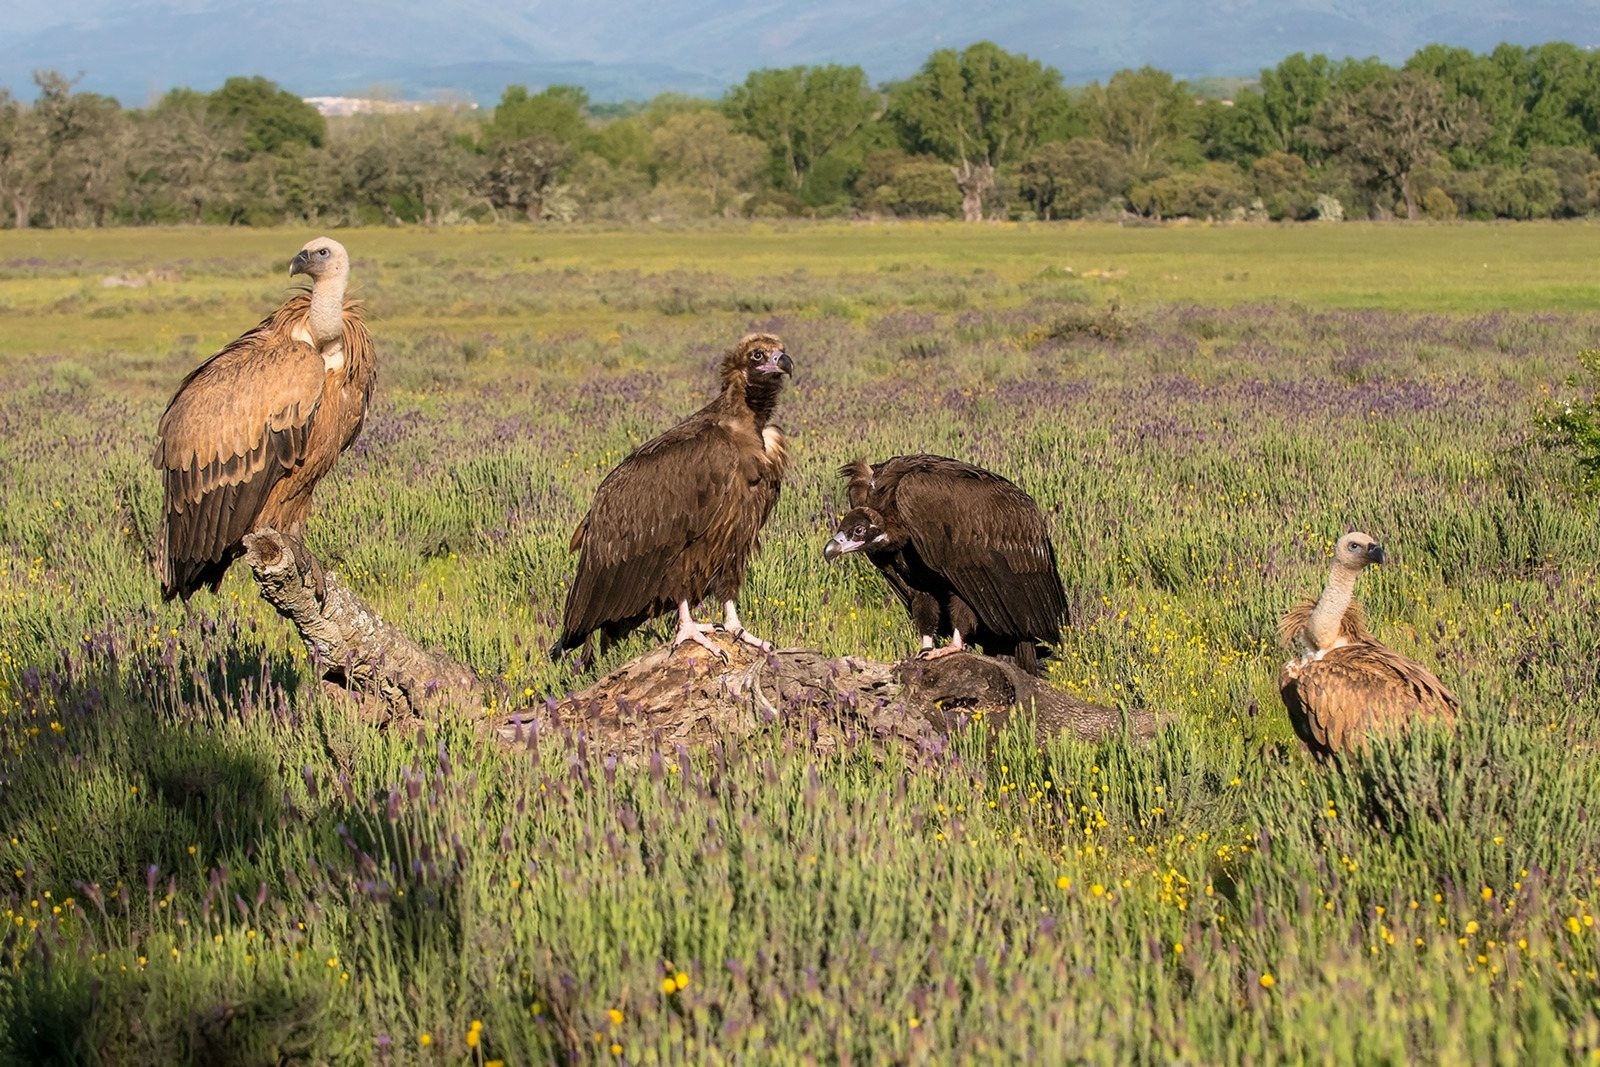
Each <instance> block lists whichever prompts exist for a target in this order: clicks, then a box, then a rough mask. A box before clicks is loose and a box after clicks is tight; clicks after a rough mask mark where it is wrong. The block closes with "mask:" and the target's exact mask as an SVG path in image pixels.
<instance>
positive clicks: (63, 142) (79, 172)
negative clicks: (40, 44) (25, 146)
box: [33, 71, 132, 226]
mask: <svg viewBox="0 0 1600 1067" xmlns="http://www.w3.org/2000/svg"><path fill="white" fill-rule="evenodd" d="M33 79H34V84H36V85H37V86H38V87H39V98H38V100H37V101H35V103H34V106H33V110H34V114H35V116H36V118H37V121H38V123H39V125H40V129H41V134H42V148H43V153H42V157H41V165H40V175H41V178H42V187H41V201H42V206H43V207H44V210H45V215H46V217H47V218H48V220H49V222H50V224H51V225H52V226H70V225H73V224H74V223H75V222H77V221H79V219H80V218H83V217H87V219H88V220H89V221H90V223H91V224H92V225H95V226H103V225H104V224H105V222H106V219H107V217H108V216H109V215H110V213H111V212H112V210H113V209H114V208H115V207H116V206H117V205H118V203H119V202H122V197H123V193H124V192H125V179H126V177H127V168H126V164H127V160H128V155H129V150H130V147H131V144H132V136H131V135H132V130H131V129H130V126H129V122H128V117H127V115H126V114H125V113H124V112H123V110H122V107H121V105H119V104H118V103H117V102H116V101H115V100H113V99H112V98H111V97H108V96H101V95H99V94H98V93H75V92H73V91H72V86H73V82H71V81H69V80H68V79H66V78H64V77H62V76H61V75H60V74H57V73H55V72H53V71H40V72H36V73H35V74H34V76H33Z"/></svg>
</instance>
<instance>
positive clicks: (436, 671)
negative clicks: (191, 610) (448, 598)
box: [244, 528, 486, 718]
mask: <svg viewBox="0 0 1600 1067" xmlns="http://www.w3.org/2000/svg"><path fill="white" fill-rule="evenodd" d="M244 546H245V555H244V562H245V563H246V564H247V565H248V566H249V567H250V570H251V571H252V572H253V573H254V574H255V579H256V585H257V586H259V587H260V589H261V596H262V597H263V598H264V599H265V600H266V601H267V603H269V604H271V605H272V606H273V608H274V609H276V610H277V612H278V614H279V615H282V616H283V617H284V618H286V619H288V620H289V621H290V622H292V623H293V624H294V626H295V629H297V630H299V631H300V637H301V639H302V640H303V641H305V643H306V647H307V648H308V649H309V650H310V651H311V656H312V659H313V660H314V661H315V662H316V664H317V666H318V668H319V669H320V670H321V672H322V678H323V680H324V681H326V682H329V683H331V684H333V685H337V686H339V687H340V688H343V689H349V690H353V691H355V692H357V693H360V694H363V695H366V696H374V697H377V698H379V699H381V700H382V702H383V704H384V706H385V709H386V711H387V713H388V715H389V716H390V717H404V718H413V717H420V716H422V715H423V714H424V711H425V710H426V709H427V708H429V707H431V706H433V705H435V704H437V703H439V702H440V701H445V702H449V703H453V704H456V705H460V706H470V707H471V709H472V710H474V711H475V710H477V709H478V708H479V707H482V705H483V702H484V699H485V697H486V694H485V692H484V688H483V684H482V683H481V682H480V680H479V678H478V676H477V675H476V674H475V673H474V672H473V671H472V670H471V669H470V668H468V667H465V666H463V665H462V664H460V663H457V662H456V661H455V660H453V659H451V658H450V657H449V656H447V655H445V654H444V653H443V652H437V651H430V650H428V649H425V648H423V647H422V646H421V645H419V644H417V643H416V642H415V641H413V640H411V638H409V637H407V636H406V635H405V634H404V633H403V632H401V630H400V629H399V628H398V627H396V626H394V625H392V624H390V623H387V622H385V621H384V620H383V618H382V617H381V616H380V615H379V614H378V613H377V612H376V611H374V610H373V609H372V607H371V605H369V604H368V603H367V602H366V601H364V600H362V599H361V598H360V597H358V596H356V594H355V593H353V592H351V591H350V590H349V589H348V588H347V587H346V586H345V584H344V583H343V582H341V581H340V580H339V576H338V575H336V574H333V573H326V574H325V582H326V586H327V596H326V598H325V600H324V601H323V602H322V603H318V602H317V593H316V583H315V579H314V578H313V577H312V576H311V575H310V574H307V573H305V572H303V571H302V570H301V568H300V565H299V562H298V561H297V560H296V559H295V554H294V552H292V551H291V550H290V548H289V545H288V543H287V539H286V538H285V537H284V536H283V535H282V534H280V533H279V532H278V531H276V530H273V529H269V528H262V529H259V530H257V531H256V532H255V533H253V534H246V535H245V538H244Z"/></svg>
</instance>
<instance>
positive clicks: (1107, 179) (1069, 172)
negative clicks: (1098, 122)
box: [1017, 137, 1126, 219]
mask: <svg viewBox="0 0 1600 1067" xmlns="http://www.w3.org/2000/svg"><path fill="white" fill-rule="evenodd" d="M1125 171H1126V164H1125V162H1124V158H1123V156H1122V154H1121V153H1119V152H1117V151H1116V150H1115V149H1114V148H1112V147H1111V146H1110V145H1108V144H1106V143H1105V142H1104V141H1100V140H1096V139H1094V138H1092V137H1080V138H1077V139H1076V140H1072V141H1067V142H1064V143H1063V142H1061V141H1052V142H1050V143H1049V144H1042V145H1040V146H1039V147H1038V148H1035V149H1034V150H1033V152H1032V153H1031V154H1030V155H1029V156H1028V158H1027V159H1025V160H1023V161H1022V165H1021V166H1020V167H1018V168H1017V187H1018V190H1019V191H1020V192H1021V193H1022V196H1023V199H1025V200H1027V201H1028V204H1029V205H1030V206H1031V207H1032V208H1033V210H1034V211H1035V212H1036V213H1037V214H1038V215H1039V217H1040V218H1043V219H1075V218H1081V217H1082V216H1084V215H1086V214H1088V213H1089V212H1091V211H1094V210H1095V209H1096V208H1099V207H1103V206H1104V205H1105V204H1106V203H1108V202H1109V201H1110V200H1111V199H1112V198H1113V197H1115V196H1117V195H1118V194H1119V193H1120V192H1121V191H1122V189H1123V187H1124V185H1125V183H1126V175H1125Z"/></svg>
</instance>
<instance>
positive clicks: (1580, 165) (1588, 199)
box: [1528, 145, 1600, 218]
mask: <svg viewBox="0 0 1600 1067" xmlns="http://www.w3.org/2000/svg"><path fill="white" fill-rule="evenodd" d="M1528 168H1529V169H1530V170H1531V169H1535V168H1538V169H1542V170H1547V171H1549V172H1550V173H1551V174H1552V175H1554V176H1555V182H1556V188H1557V190H1558V197H1557V200H1556V202H1555V204H1554V207H1553V209H1552V211H1551V214H1552V215H1555V216H1558V217H1564V218H1575V217H1578V216H1582V215H1587V214H1589V213H1590V212H1591V211H1593V210H1594V209H1595V206H1596V200H1595V193H1596V187H1597V186H1600V160H1597V159H1596V158H1595V155H1594V153H1593V152H1591V151H1590V150H1589V149H1587V148H1578V147H1576V146H1573V145H1563V146H1558V147H1557V146H1541V147H1539V148H1535V149H1534V150H1533V151H1532V152H1530V153H1529V154H1528Z"/></svg>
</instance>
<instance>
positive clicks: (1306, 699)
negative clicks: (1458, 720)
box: [1278, 533, 1461, 758]
mask: <svg viewBox="0 0 1600 1067" xmlns="http://www.w3.org/2000/svg"><path fill="white" fill-rule="evenodd" d="M1382 562H1383V546H1381V545H1379V544H1377V543H1376V542H1375V541H1373V540H1372V538H1371V537H1370V536H1368V535H1367V534H1364V533H1352V534H1346V535H1345V536H1344V537H1342V538H1340V539H1339V544H1338V545H1337V546H1336V547H1335V549H1334V564H1333V569H1332V571H1331V572H1330V573H1329V576H1328V586H1327V589H1326V590H1325V591H1324V592H1323V595H1322V598H1321V599H1320V600H1310V599H1307V600H1304V601H1302V602H1301V603H1299V604H1297V605H1296V606H1295V607H1294V609H1293V610H1291V611H1290V612H1289V613H1288V614H1286V615H1284V617H1283V619H1282V621H1281V622H1280V624H1279V637H1280V638H1281V640H1282V641H1283V644H1284V647H1285V648H1288V649H1289V650H1290V651H1292V652H1295V653H1297V654H1298V658H1296V659H1292V660H1290V661H1289V662H1287V663H1285V664H1284V665H1283V669H1282V670H1281V671H1279V673H1278V691H1279V693H1281V694H1282V696H1283V704H1284V707H1285V708H1286V709H1287V710H1288V712H1289V721H1290V723H1291V724H1293V726H1294V730H1295V733H1297V734H1299V735H1300V739H1301V740H1302V741H1304V742H1305V743H1306V747H1307V748H1309V749H1310V750H1311V752H1312V753H1313V754H1314V755H1316V756H1318V757H1319V758H1321V757H1327V756H1329V755H1332V754H1337V753H1347V752H1352V751H1354V750H1356V749H1358V748H1363V747H1365V746H1366V743H1367V742H1368V741H1369V740H1371V739H1372V738H1374V737H1380V736H1385V735H1393V734H1398V733H1401V732H1403V731H1404V730H1405V729H1406V728H1407V727H1408V726H1410V725H1411V724H1412V723H1414V722H1419V721H1428V720H1436V721H1440V722H1445V723H1451V722H1454V721H1455V717H1456V713H1457V712H1458V711H1459V710H1460V708H1461V701H1460V700H1459V699H1458V698H1457V697H1456V695H1455V693H1453V692H1451V691H1450V689H1449V688H1448V687H1446V686H1445V684H1444V683H1443V682H1441V681H1439V679H1438V678H1437V677H1436V676H1435V675H1434V673H1433V672H1432V671H1430V670H1428V669H1427V668H1426V667H1424V666H1422V664H1420V663H1418V662H1416V661H1415V660H1413V659H1409V658H1407V657H1405V656H1402V655H1400V653H1398V652H1395V651H1394V650H1392V649H1390V648H1386V647H1385V646H1384V645H1383V644H1381V643H1380V642H1379V641H1378V639H1377V638H1376V637H1374V636H1373V635H1372V633H1371V631H1369V630H1368V629H1367V627H1366V623H1365V621H1364V620H1363V619H1362V617H1361V609H1360V607H1359V606H1358V605H1357V604H1356V603H1355V602H1354V601H1353V600H1352V593H1353V590H1354V588H1355V578H1356V575H1357V574H1359V573H1360V571H1361V569H1362V568H1363V567H1365V566H1368V565H1369V564H1378V563H1382Z"/></svg>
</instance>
